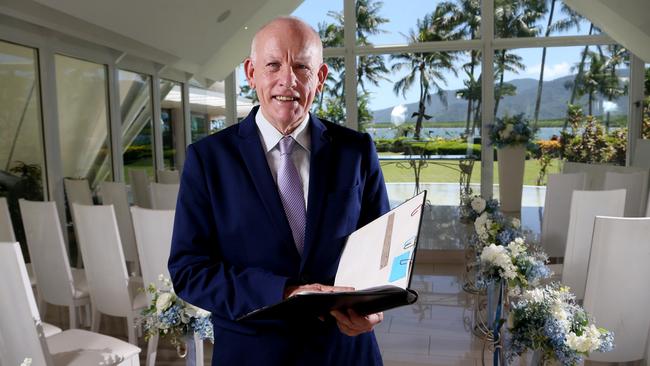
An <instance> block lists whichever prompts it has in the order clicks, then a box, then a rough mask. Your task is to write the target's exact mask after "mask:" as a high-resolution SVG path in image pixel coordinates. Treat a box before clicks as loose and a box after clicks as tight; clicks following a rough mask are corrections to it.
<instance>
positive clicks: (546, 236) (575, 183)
mask: <svg viewBox="0 0 650 366" xmlns="http://www.w3.org/2000/svg"><path fill="white" fill-rule="evenodd" d="M586 176H587V175H586V173H569V174H550V175H549V176H548V184H547V185H546V198H545V201H544V217H543V218H542V233H541V245H542V248H544V250H545V251H546V254H548V255H549V257H562V256H564V247H565V245H566V238H567V233H568V231H569V212H570V210H571V195H572V194H573V191H581V190H584V189H585V179H586Z"/></svg>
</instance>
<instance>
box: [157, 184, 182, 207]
mask: <svg viewBox="0 0 650 366" xmlns="http://www.w3.org/2000/svg"><path fill="white" fill-rule="evenodd" d="M150 187H151V208H153V209H156V210H175V209H176V199H177V198H178V190H179V189H180V184H161V183H151V186H150Z"/></svg>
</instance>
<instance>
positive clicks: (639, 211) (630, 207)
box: [604, 171, 648, 217]
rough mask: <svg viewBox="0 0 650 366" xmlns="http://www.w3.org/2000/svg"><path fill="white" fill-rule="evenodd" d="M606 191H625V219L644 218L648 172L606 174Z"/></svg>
mask: <svg viewBox="0 0 650 366" xmlns="http://www.w3.org/2000/svg"><path fill="white" fill-rule="evenodd" d="M604 188H605V189H610V190H611V189H625V190H626V192H627V193H626V195H625V215H624V216H625V217H643V215H644V213H645V201H646V197H647V194H648V171H644V172H634V173H617V172H607V173H605V186H604Z"/></svg>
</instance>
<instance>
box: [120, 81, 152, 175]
mask: <svg viewBox="0 0 650 366" xmlns="http://www.w3.org/2000/svg"><path fill="white" fill-rule="evenodd" d="M118 77H119V84H120V88H119V90H120V113H121V115H122V158H123V161H124V177H125V180H126V182H127V183H129V181H130V175H129V170H131V169H144V170H146V172H147V175H148V176H149V177H151V178H154V177H155V174H154V163H153V154H154V144H153V126H152V124H151V121H152V110H151V77H150V76H149V75H145V74H138V73H135V72H130V71H124V70H119V72H118Z"/></svg>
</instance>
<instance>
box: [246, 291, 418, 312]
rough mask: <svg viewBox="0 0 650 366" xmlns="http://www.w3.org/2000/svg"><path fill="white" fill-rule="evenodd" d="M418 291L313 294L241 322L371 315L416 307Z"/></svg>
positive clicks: (281, 303) (287, 301)
mask: <svg viewBox="0 0 650 366" xmlns="http://www.w3.org/2000/svg"><path fill="white" fill-rule="evenodd" d="M417 299H418V293H417V292H416V291H415V290H411V289H403V288H400V287H397V286H391V285H387V286H380V287H373V288H369V289H365V290H359V291H350V292H310V293H303V294H297V295H295V296H292V297H290V298H288V299H286V300H284V301H282V302H280V303H277V304H275V305H271V306H267V307H264V308H261V309H257V310H255V311H253V312H250V313H248V314H246V315H244V316H243V317H241V318H239V319H237V320H264V319H266V320H268V319H288V318H300V317H317V316H321V315H326V314H328V313H329V312H330V310H338V309H349V308H351V309H353V310H354V311H356V312H357V313H358V314H359V315H367V314H372V313H377V312H380V311H384V310H388V309H392V308H396V307H398V306H403V305H410V304H413V303H414V302H415V301H416V300H417Z"/></svg>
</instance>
